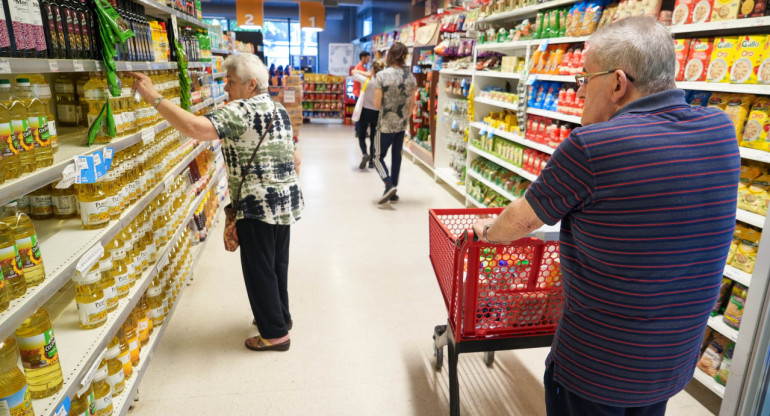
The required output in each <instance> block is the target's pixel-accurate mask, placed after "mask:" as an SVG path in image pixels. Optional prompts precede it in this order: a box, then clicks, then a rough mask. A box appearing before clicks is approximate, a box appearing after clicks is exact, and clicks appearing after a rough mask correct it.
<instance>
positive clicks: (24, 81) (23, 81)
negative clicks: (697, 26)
mask: <svg viewBox="0 0 770 416" xmlns="http://www.w3.org/2000/svg"><path fill="white" fill-rule="evenodd" d="M16 83H17V84H29V78H16Z"/></svg>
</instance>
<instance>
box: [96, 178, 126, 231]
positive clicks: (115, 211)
mask: <svg viewBox="0 0 770 416" xmlns="http://www.w3.org/2000/svg"><path fill="white" fill-rule="evenodd" d="M101 186H102V190H103V191H104V193H105V194H107V198H108V199H109V201H110V210H109V214H110V220H111V221H117V220H118V219H120V214H122V213H123V211H122V210H121V209H120V207H121V204H122V201H121V200H120V193H119V192H118V173H117V171H114V170H111V171H110V172H108V173H107V175H105V176H104V178H103V180H102V182H101Z"/></svg>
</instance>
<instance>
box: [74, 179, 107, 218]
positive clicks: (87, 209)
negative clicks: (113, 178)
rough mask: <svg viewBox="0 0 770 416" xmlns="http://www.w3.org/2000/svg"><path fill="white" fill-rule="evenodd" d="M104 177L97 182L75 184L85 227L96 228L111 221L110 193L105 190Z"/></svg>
mask: <svg viewBox="0 0 770 416" xmlns="http://www.w3.org/2000/svg"><path fill="white" fill-rule="evenodd" d="M103 179H104V178H102V179H100V180H99V181H97V182H96V183H89V184H79V185H75V187H76V188H75V189H76V190H77V194H78V209H79V211H80V219H81V221H82V222H83V228H85V229H86V230H96V229H99V228H104V227H106V226H107V225H109V223H110V203H111V200H110V195H108V194H107V193H105V192H104V189H103V186H102V185H103Z"/></svg>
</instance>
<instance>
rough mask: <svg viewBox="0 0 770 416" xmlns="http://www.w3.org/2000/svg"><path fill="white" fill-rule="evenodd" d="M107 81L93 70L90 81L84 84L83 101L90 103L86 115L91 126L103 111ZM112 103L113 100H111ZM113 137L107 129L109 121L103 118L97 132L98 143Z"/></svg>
mask: <svg viewBox="0 0 770 416" xmlns="http://www.w3.org/2000/svg"><path fill="white" fill-rule="evenodd" d="M108 94H109V93H108V92H107V83H106V82H105V81H104V78H102V76H101V74H100V73H97V72H92V73H91V74H90V75H89V79H88V81H87V82H86V83H85V84H84V85H83V101H84V102H85V103H86V104H87V105H88V114H87V115H86V119H87V124H88V126H89V127H90V126H91V125H92V124H94V121H95V120H96V118H97V117H99V114H100V113H101V111H102V107H103V106H104V103H105V101H106V99H107V95H108ZM110 104H112V101H110ZM111 139H112V138H111V137H110V135H109V132H108V130H107V122H106V121H105V120H104V119H102V124H101V125H100V126H99V130H98V132H97V133H96V139H95V140H94V142H96V143H109V142H110V140H111Z"/></svg>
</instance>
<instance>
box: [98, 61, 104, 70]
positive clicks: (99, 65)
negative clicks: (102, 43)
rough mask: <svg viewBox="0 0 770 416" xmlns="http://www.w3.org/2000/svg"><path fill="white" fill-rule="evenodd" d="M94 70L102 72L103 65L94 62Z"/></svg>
mask: <svg viewBox="0 0 770 416" xmlns="http://www.w3.org/2000/svg"><path fill="white" fill-rule="evenodd" d="M96 70H97V71H99V72H101V71H104V64H103V63H102V62H101V61H96Z"/></svg>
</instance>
